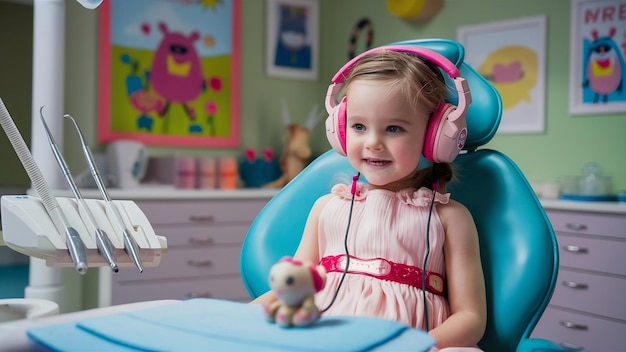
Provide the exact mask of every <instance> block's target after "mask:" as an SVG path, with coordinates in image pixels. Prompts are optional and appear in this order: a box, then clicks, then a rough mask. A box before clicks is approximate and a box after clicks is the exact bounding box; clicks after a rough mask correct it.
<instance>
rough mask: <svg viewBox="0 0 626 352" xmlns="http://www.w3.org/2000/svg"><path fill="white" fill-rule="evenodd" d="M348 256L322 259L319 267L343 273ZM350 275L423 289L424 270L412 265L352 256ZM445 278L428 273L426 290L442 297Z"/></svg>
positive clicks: (331, 271) (340, 255) (332, 256)
mask: <svg viewBox="0 0 626 352" xmlns="http://www.w3.org/2000/svg"><path fill="white" fill-rule="evenodd" d="M346 259H347V258H346V255H345V254H339V255H331V256H327V257H324V258H322V259H320V262H319V265H322V266H324V268H325V269H326V272H329V273H343V271H344V270H345V267H346ZM348 273H351V274H363V275H367V276H371V277H375V278H377V279H380V280H388V281H395V282H399V283H401V284H407V285H411V286H414V287H417V288H419V289H421V288H422V269H421V268H418V267H416V266H412V265H406V264H399V263H394V262H392V261H390V260H387V259H383V258H375V259H360V258H357V257H354V256H350V264H349V267H348ZM444 283H445V280H444V278H443V276H441V275H439V274H437V273H433V272H431V271H426V290H427V291H429V292H432V293H434V294H436V295H440V296H442V295H443V294H444V292H445V287H444V286H445V285H444Z"/></svg>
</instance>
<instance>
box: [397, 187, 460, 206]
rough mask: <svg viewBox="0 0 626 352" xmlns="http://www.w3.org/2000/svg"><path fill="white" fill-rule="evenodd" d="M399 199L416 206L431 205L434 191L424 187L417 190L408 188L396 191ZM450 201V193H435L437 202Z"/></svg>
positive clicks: (445, 202) (444, 202)
mask: <svg viewBox="0 0 626 352" xmlns="http://www.w3.org/2000/svg"><path fill="white" fill-rule="evenodd" d="M396 196H397V197H398V199H399V200H400V201H401V202H402V203H404V204H410V205H415V206H416V207H425V206H430V202H431V200H432V199H433V191H432V190H430V189H428V188H426V187H422V188H420V189H418V190H417V191H416V190H415V189H406V190H402V191H400V192H398V193H396ZM449 201H450V193H446V194H441V193H439V192H436V193H435V203H441V204H448V202H449Z"/></svg>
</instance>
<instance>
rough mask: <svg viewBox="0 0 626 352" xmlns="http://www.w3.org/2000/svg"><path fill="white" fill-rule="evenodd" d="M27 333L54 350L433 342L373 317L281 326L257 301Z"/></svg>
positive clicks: (176, 306)
mask: <svg viewBox="0 0 626 352" xmlns="http://www.w3.org/2000/svg"><path fill="white" fill-rule="evenodd" d="M28 334H29V337H30V338H31V340H33V341H35V342H37V343H38V344H39V345H40V346H44V347H46V348H48V349H50V350H55V351H72V350H81V351H86V350H89V349H92V350H102V349H105V350H107V351H116V352H127V351H136V350H144V351H156V350H159V351H164V350H169V351H173V350H187V351H188V350H198V349H207V348H210V349H211V350H235V349H237V350H241V349H253V350H255V351H293V350H300V351H366V350H370V349H372V348H376V347H381V346H384V345H385V344H387V343H390V344H392V345H395V346H396V347H398V346H397V342H398V341H394V339H397V338H398V337H399V336H401V335H402V337H403V338H406V339H407V341H410V345H411V346H410V350H414V351H426V350H428V349H429V348H430V347H431V346H432V345H433V344H434V341H433V340H432V338H431V337H430V336H429V335H428V334H426V333H425V332H422V331H418V330H414V329H410V328H409V327H407V326H405V325H403V324H400V323H397V322H393V321H388V320H382V319H375V318H357V317H322V318H321V319H320V320H319V321H318V322H316V323H315V324H314V325H312V326H310V327H298V328H281V327H280V326H278V325H276V324H271V323H268V322H267V321H266V319H265V316H264V314H263V311H262V307H261V306H260V305H253V304H245V303H238V302H232V301H223V300H214V299H192V300H188V301H183V302H178V303H173V304H170V305H166V306H160V307H155V308H149V309H144V310H140V311H136V312H129V313H123V314H115V315H110V316H103V317H97V318H90V319H84V320H79V321H76V322H73V323H69V324H60V325H54V326H49V327H42V328H37V329H32V330H29V331H28ZM79 344H80V345H82V346H81V347H80V348H79Z"/></svg>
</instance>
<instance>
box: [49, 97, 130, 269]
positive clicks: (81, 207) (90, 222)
mask: <svg viewBox="0 0 626 352" xmlns="http://www.w3.org/2000/svg"><path fill="white" fill-rule="evenodd" d="M39 116H40V117H41V123H42V124H43V127H44V129H45V131H46V136H47V137H48V142H49V143H50V147H51V148H52V153H53V154H54V157H55V159H56V160H57V163H58V164H59V167H60V168H61V171H62V172H63V175H64V176H65V179H66V180H67V183H68V185H69V186H70V189H71V190H72V193H73V194H74V198H76V201H77V202H78V212H79V214H81V215H84V216H83V218H84V219H85V220H86V224H87V228H88V230H89V231H90V232H91V233H95V236H96V245H97V247H98V252H100V254H101V255H102V256H103V257H104V259H105V260H106V261H107V263H108V264H109V266H110V267H111V270H113V272H118V271H119V268H118V266H117V264H116V263H115V259H114V257H113V252H114V250H115V247H114V246H113V244H112V243H111V240H110V239H109V236H108V235H107V234H106V232H104V230H102V229H101V228H99V227H98V225H97V221H96V218H95V217H94V215H93V212H92V211H91V209H89V207H88V206H87V204H86V202H85V199H83V196H82V194H81V193H80V190H79V189H78V186H77V185H76V182H75V181H74V178H73V177H72V173H71V172H70V169H69V167H68V166H67V163H66V162H65V159H64V158H63V155H62V154H61V151H60V150H59V148H58V147H57V144H56V142H55V140H54V137H53V136H52V133H51V132H50V129H49V128H48V124H47V123H46V119H44V117H43V106H42V107H41V108H40V109H39Z"/></svg>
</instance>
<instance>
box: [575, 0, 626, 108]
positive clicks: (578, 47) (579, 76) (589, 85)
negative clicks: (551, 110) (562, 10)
mask: <svg viewBox="0 0 626 352" xmlns="http://www.w3.org/2000/svg"><path fill="white" fill-rule="evenodd" d="M571 35H572V40H571V44H572V45H571V47H572V52H571V60H572V61H571V63H570V70H571V72H570V112H571V113H596V112H606V113H610V112H622V111H626V59H625V58H626V0H606V1H590V0H575V1H573V2H572V28H571Z"/></svg>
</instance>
